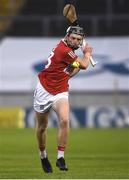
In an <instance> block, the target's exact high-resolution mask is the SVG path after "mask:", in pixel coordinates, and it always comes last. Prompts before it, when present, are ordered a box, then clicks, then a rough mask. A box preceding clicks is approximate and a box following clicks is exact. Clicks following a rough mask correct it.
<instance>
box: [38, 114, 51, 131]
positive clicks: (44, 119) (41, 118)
mask: <svg viewBox="0 0 129 180" xmlns="http://www.w3.org/2000/svg"><path fill="white" fill-rule="evenodd" d="M48 113H49V112H45V113H39V112H36V124H37V127H43V128H44V127H47V124H48Z"/></svg>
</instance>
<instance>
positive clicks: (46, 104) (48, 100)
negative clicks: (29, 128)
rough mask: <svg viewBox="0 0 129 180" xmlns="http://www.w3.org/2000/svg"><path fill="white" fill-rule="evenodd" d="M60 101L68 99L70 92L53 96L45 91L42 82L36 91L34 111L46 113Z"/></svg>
mask: <svg viewBox="0 0 129 180" xmlns="http://www.w3.org/2000/svg"><path fill="white" fill-rule="evenodd" d="M60 99H68V92H63V93H59V94H56V95H52V94H50V93H49V92H47V91H46V90H45V89H44V87H43V86H42V85H41V83H40V82H38V84H37V86H36V89H35V91H34V110H35V111H37V112H40V113H44V112H46V111H47V110H49V109H50V108H51V107H52V106H53V104H54V103H55V102H57V101H58V100H60Z"/></svg>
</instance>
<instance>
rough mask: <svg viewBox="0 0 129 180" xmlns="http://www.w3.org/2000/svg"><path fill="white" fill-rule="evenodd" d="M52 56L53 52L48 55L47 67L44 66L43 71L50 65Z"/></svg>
mask: <svg viewBox="0 0 129 180" xmlns="http://www.w3.org/2000/svg"><path fill="white" fill-rule="evenodd" d="M53 56H54V52H53V51H52V52H51V53H50V56H49V57H48V63H47V65H46V66H45V69H47V68H48V67H49V66H50V64H51V61H52V60H51V58H52V57H53Z"/></svg>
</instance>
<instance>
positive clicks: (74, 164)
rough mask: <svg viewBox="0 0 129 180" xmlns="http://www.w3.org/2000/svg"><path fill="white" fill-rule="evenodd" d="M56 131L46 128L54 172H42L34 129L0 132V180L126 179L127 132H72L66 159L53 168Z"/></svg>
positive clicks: (128, 158)
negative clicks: (64, 166)
mask: <svg viewBox="0 0 129 180" xmlns="http://www.w3.org/2000/svg"><path fill="white" fill-rule="evenodd" d="M56 135H57V129H48V138H47V140H48V143H47V151H48V155H49V159H50V161H51V163H52V166H53V171H54V172H53V173H51V174H45V173H44V172H43V171H42V169H41V164H40V160H39V156H38V149H37V141H36V136H35V130H34V129H0V179H129V129H128V128H126V129H74V130H73V129H71V132H70V136H69V143H68V147H67V149H66V153H65V158H66V162H67V164H68V167H69V171H68V172H62V171H59V169H58V168H57V167H56V166H55V161H56V156H57V147H56V139H57V136H56Z"/></svg>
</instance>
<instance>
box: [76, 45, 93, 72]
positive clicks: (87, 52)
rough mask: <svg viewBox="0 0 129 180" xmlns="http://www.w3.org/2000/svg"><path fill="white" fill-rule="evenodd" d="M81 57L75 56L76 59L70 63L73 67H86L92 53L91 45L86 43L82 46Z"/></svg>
mask: <svg viewBox="0 0 129 180" xmlns="http://www.w3.org/2000/svg"><path fill="white" fill-rule="evenodd" d="M83 54H84V56H83V58H80V57H77V59H76V60H75V61H74V62H73V63H72V65H73V67H76V68H80V69H87V67H88V66H89V63H90V56H91V54H92V47H91V46H89V45H88V44H87V45H86V46H85V47H84V48H83Z"/></svg>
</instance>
